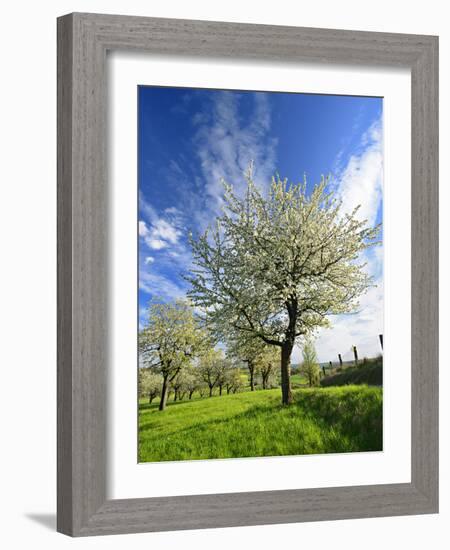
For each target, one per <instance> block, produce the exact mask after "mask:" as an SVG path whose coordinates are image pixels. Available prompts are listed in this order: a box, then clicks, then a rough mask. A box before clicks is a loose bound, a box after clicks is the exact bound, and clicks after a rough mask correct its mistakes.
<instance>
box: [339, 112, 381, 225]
mask: <svg viewBox="0 0 450 550" xmlns="http://www.w3.org/2000/svg"><path fill="white" fill-rule="evenodd" d="M333 184H334V186H335V188H336V193H337V196H338V198H339V199H340V200H342V205H343V208H344V210H345V211H346V212H351V211H352V210H353V208H355V207H356V206H358V205H359V206H360V208H359V211H358V217H359V218H360V219H363V220H367V222H368V224H369V225H371V226H373V225H375V223H376V219H377V214H378V210H379V208H380V206H381V202H382V198H383V133H382V122H381V119H378V120H376V121H375V122H373V123H372V124H371V126H370V127H369V128H368V129H367V130H366V131H365V132H364V134H363V135H362V137H361V142H360V146H359V147H358V149H357V151H355V153H353V154H352V155H351V156H350V158H349V159H348V161H347V163H346V165H345V167H344V168H343V169H341V170H339V169H338V172H337V174H335V175H334V181H333Z"/></svg>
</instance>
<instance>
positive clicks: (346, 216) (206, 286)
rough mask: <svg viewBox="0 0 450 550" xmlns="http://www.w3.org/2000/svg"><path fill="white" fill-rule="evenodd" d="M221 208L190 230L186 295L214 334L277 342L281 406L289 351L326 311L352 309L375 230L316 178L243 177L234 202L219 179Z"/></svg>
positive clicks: (364, 280) (321, 322)
mask: <svg viewBox="0 0 450 550" xmlns="http://www.w3.org/2000/svg"><path fill="white" fill-rule="evenodd" d="M224 189H225V192H224V203H223V213H222V215H221V216H219V217H218V218H217V220H216V224H215V226H214V227H213V228H210V229H208V230H207V231H206V232H205V233H204V234H202V235H200V236H198V237H194V236H191V239H190V242H191V247H192V253H193V263H194V268H193V270H192V273H191V275H188V276H187V280H188V281H189V283H190V285H191V287H190V292H189V297H190V299H191V300H192V301H193V303H194V304H195V305H197V306H199V307H201V308H203V309H204V311H205V312H206V320H207V324H208V326H210V327H213V329H214V331H215V333H216V334H217V335H218V337H219V338H226V336H227V333H228V332H229V331H230V329H231V330H233V331H238V332H241V333H246V334H248V335H250V336H252V337H257V338H259V339H261V340H262V341H263V342H265V343H266V344H269V345H274V346H279V347H280V348H281V375H282V393H283V403H284V404H288V403H289V402H290V401H291V389H290V357H291V353H292V349H293V346H294V344H295V342H296V340H297V339H298V338H300V337H302V336H305V335H307V334H309V333H310V332H312V331H313V330H314V329H315V328H317V327H321V326H322V327H323V326H328V324H329V320H328V317H327V316H328V315H330V314H340V313H348V312H351V311H354V310H355V309H356V308H357V307H358V298H359V296H360V295H361V294H362V293H363V292H364V291H365V290H366V289H367V288H368V286H370V284H371V278H370V277H369V275H368V274H367V273H366V271H365V270H364V269H363V268H364V264H363V263H362V262H361V261H360V255H361V253H362V252H363V251H364V250H365V249H367V248H368V247H369V246H371V245H373V244H374V243H375V239H376V237H377V234H378V231H379V227H374V228H372V227H368V226H367V222H366V221H364V220H363V221H361V220H359V219H358V217H357V211H358V207H356V208H355V209H354V210H353V211H352V212H350V213H345V212H344V211H343V209H342V205H341V203H340V202H339V201H338V200H337V199H336V198H335V196H334V195H333V192H332V191H327V182H326V180H325V179H322V181H321V182H320V184H318V185H316V186H315V187H314V188H313V190H312V191H311V192H310V193H307V187H306V181H305V182H303V183H300V184H288V182H287V180H282V179H280V177H279V176H277V177H275V178H273V179H272V183H271V185H270V189H269V191H268V193H267V195H264V193H263V192H262V191H261V190H260V189H259V188H258V187H257V186H256V185H255V183H254V181H253V177H252V172H251V170H249V172H248V173H247V190H246V193H245V196H244V197H243V198H241V197H239V196H237V194H236V193H235V192H234V190H233V187H232V186H231V185H228V184H226V183H224Z"/></svg>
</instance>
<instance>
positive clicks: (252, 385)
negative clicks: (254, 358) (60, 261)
mask: <svg viewBox="0 0 450 550" xmlns="http://www.w3.org/2000/svg"><path fill="white" fill-rule="evenodd" d="M248 370H249V371H250V389H251V391H254V390H255V367H254V365H253V363H251V362H250V361H249V362H248Z"/></svg>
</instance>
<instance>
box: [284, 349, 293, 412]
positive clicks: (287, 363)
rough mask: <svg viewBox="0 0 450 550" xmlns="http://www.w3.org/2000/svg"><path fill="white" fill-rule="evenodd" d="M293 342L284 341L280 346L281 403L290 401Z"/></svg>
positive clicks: (288, 403) (289, 402)
mask: <svg viewBox="0 0 450 550" xmlns="http://www.w3.org/2000/svg"><path fill="white" fill-rule="evenodd" d="M293 347H294V344H293V343H291V342H289V341H286V342H284V343H283V345H282V347H281V395H282V399H281V402H282V404H283V405H290V404H291V403H292V391H291V354H292V348H293Z"/></svg>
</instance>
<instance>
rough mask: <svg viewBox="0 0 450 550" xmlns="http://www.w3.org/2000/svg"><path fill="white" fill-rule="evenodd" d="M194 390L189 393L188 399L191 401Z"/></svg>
mask: <svg viewBox="0 0 450 550" xmlns="http://www.w3.org/2000/svg"><path fill="white" fill-rule="evenodd" d="M194 391H195V390H192V391H190V392H189V399H192V394H193V393H194Z"/></svg>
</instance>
